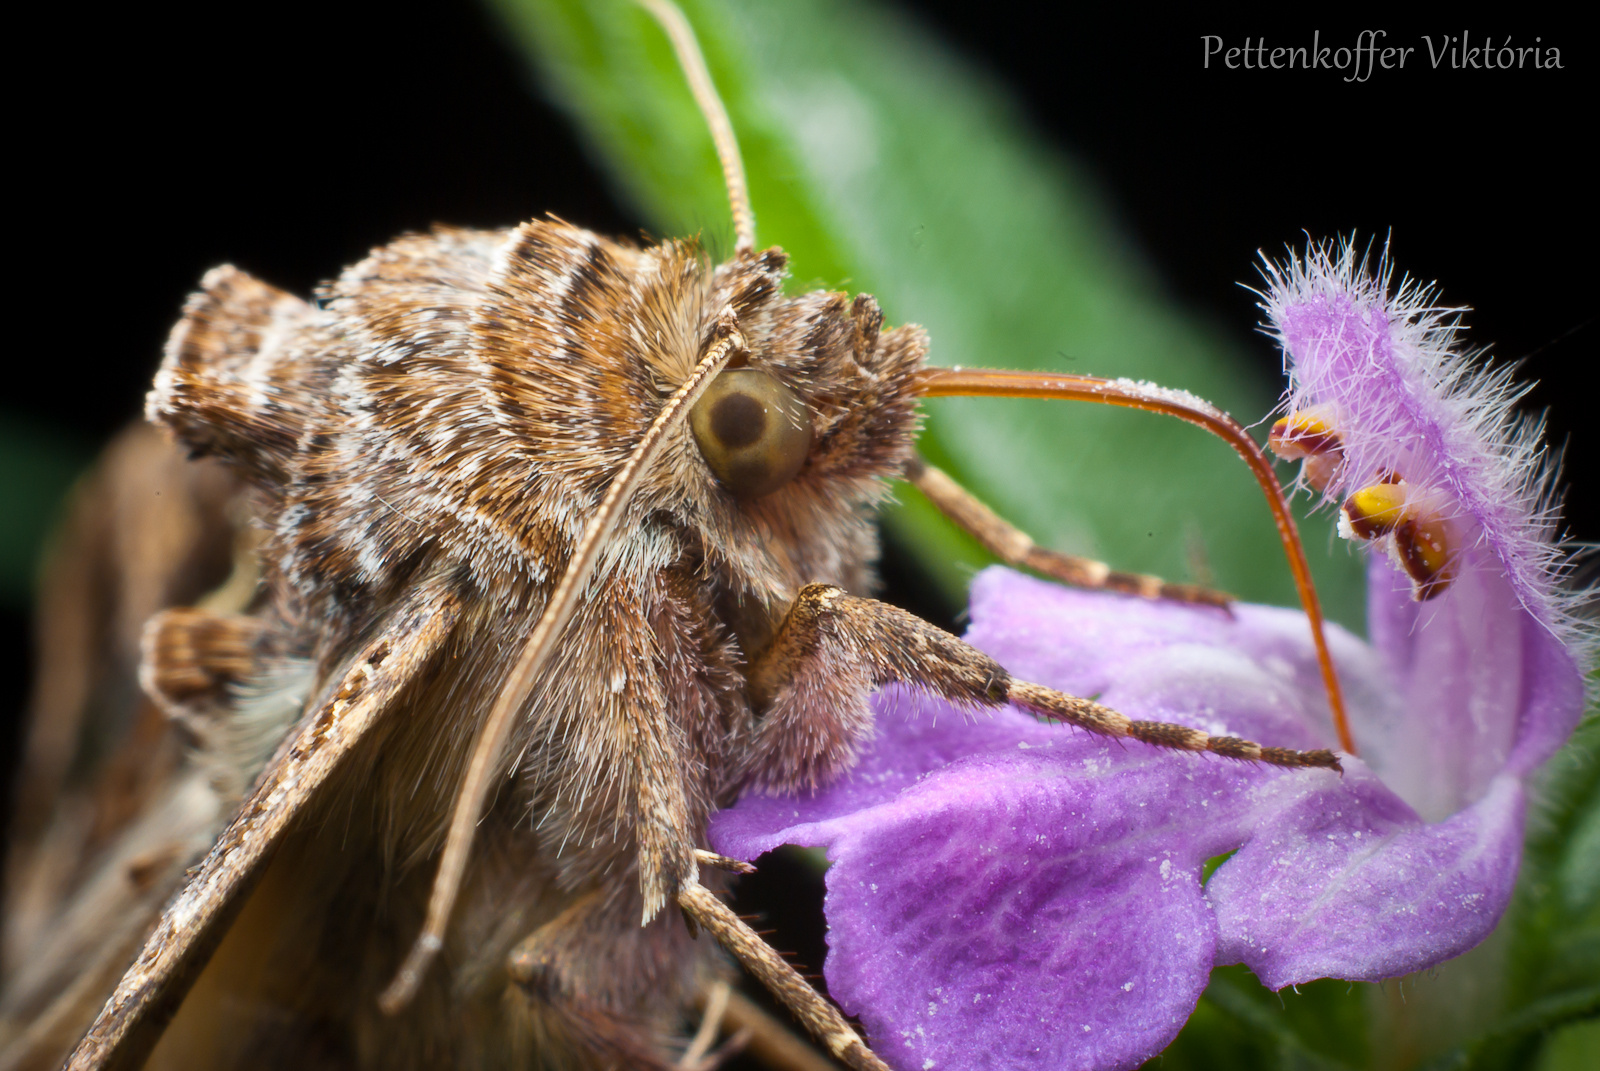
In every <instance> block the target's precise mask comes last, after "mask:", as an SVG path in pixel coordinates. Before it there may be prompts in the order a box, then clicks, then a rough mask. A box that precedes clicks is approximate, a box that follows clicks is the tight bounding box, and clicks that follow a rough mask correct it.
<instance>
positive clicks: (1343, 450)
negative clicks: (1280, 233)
mask: <svg viewBox="0 0 1600 1071" xmlns="http://www.w3.org/2000/svg"><path fill="white" fill-rule="evenodd" d="M1369 259H1370V254H1369V251H1368V250H1358V248H1357V246H1356V243H1355V241H1354V239H1353V238H1348V239H1341V240H1339V241H1338V242H1312V243H1311V244H1310V245H1309V247H1308V249H1307V250H1306V252H1305V253H1304V254H1300V253H1297V252H1296V251H1294V250H1290V251H1288V254H1287V257H1286V258H1285V260H1284V261H1283V262H1281V263H1279V262H1276V261H1273V260H1272V259H1270V258H1268V257H1267V256H1265V255H1264V254H1263V255H1262V262H1263V266H1262V275H1263V276H1264V278H1265V280H1266V284H1267V286H1266V289H1265V291H1264V292H1259V291H1258V293H1260V296H1261V298H1262V301H1261V308H1262V310H1263V311H1264V312H1265V313H1266V314H1267V317H1268V320H1269V323H1268V324H1267V325H1264V327H1263V330H1264V331H1265V332H1266V333H1268V334H1269V335H1271V336H1272V337H1274V338H1276V339H1277V340H1278V342H1279V344H1280V345H1281V346H1282V348H1283V353H1284V369H1285V371H1286V372H1287V373H1288V376H1289V387H1288V390H1287V392H1286V394H1285V396H1284V401H1283V407H1284V410H1285V411H1286V412H1287V413H1288V414H1289V416H1287V417H1286V418H1285V420H1284V421H1280V422H1279V428H1277V429H1275V432H1280V434H1278V435H1277V436H1276V438H1277V439H1289V440H1292V439H1293V437H1294V435H1295V434H1296V433H1297V431H1299V432H1301V433H1302V434H1304V432H1303V430H1302V428H1303V427H1310V426H1312V425H1311V424H1309V423H1307V421H1314V422H1315V427H1317V428H1319V429H1321V430H1322V432H1323V434H1324V436H1329V435H1330V434H1331V439H1328V440H1327V441H1322V440H1319V445H1318V446H1317V447H1316V448H1314V449H1311V450H1307V449H1300V450H1294V449H1291V450H1289V451H1287V452H1286V456H1300V457H1308V458H1309V457H1310V456H1311V455H1312V454H1320V455H1321V461H1322V462H1323V464H1322V467H1321V468H1320V469H1317V468H1314V467H1312V466H1308V467H1307V475H1308V476H1311V475H1312V474H1314V473H1315V474H1317V475H1318V478H1313V479H1311V480H1310V481H1309V482H1311V483H1313V484H1314V485H1316V486H1318V488H1319V489H1320V490H1321V491H1322V492H1323V494H1324V496H1325V497H1327V498H1328V499H1330V500H1342V501H1343V502H1344V503H1345V507H1346V508H1345V510H1344V512H1345V519H1344V520H1345V523H1344V524H1342V525H1341V527H1342V528H1343V529H1344V531H1345V534H1347V535H1350V534H1356V535H1364V534H1365V533H1363V532H1362V531H1361V527H1362V526H1361V524H1360V520H1361V519H1362V518H1361V516H1360V509H1361V506H1362V504H1363V503H1376V504H1377V508H1385V507H1387V508H1388V509H1389V511H1390V515H1391V517H1392V518H1399V517H1400V516H1402V515H1403V514H1404V513H1405V512H1406V511H1407V510H1410V511H1411V512H1412V513H1415V514H1417V515H1424V514H1425V515H1426V516H1428V517H1431V518H1433V520H1434V521H1435V522H1437V523H1436V525H1435V527H1436V530H1438V531H1441V532H1448V536H1440V537H1439V540H1440V545H1439V546H1436V547H1435V549H1436V550H1438V551H1439V552H1440V554H1441V555H1443V554H1445V549H1446V548H1445V547H1444V544H1445V543H1453V546H1449V547H1448V555H1447V558H1448V560H1445V561H1442V562H1441V563H1439V568H1438V570H1437V572H1438V574H1439V575H1438V576H1437V577H1436V582H1437V583H1438V584H1439V585H1441V586H1440V587H1438V588H1437V589H1436V588H1432V587H1430V586H1429V585H1428V584H1427V583H1425V582H1424V581H1423V580H1422V579H1421V574H1422V573H1424V572H1426V570H1425V568H1424V567H1423V566H1420V565H1419V566H1418V567H1417V568H1416V569H1408V571H1409V572H1411V573H1412V576H1413V580H1414V581H1416V582H1417V585H1418V586H1417V594H1418V597H1419V598H1427V597H1430V596H1431V595H1432V594H1436V593H1437V591H1438V590H1442V585H1446V584H1448V582H1449V576H1450V575H1451V572H1452V571H1453V570H1455V569H1457V568H1459V567H1460V566H1461V561H1460V558H1461V557H1462V556H1464V555H1470V554H1475V553H1488V554H1490V555H1492V556H1493V557H1494V558H1495V559H1496V560H1497V561H1498V563H1499V566H1500V568H1502V569H1503V570H1504V571H1505V573H1506V576H1507V578H1508V580H1509V581H1510V583H1511V586H1512V588H1513V590H1514V591H1515V593H1516V596H1517V598H1518V600H1519V601H1520V602H1521V603H1522V604H1523V606H1524V608H1525V609H1526V610H1527V611H1528V612H1529V613H1530V614H1531V615H1532V616H1533V617H1534V618H1535V619H1536V620H1538V621H1539V622H1540V623H1541V624H1542V625H1543V626H1544V627H1545V628H1547V629H1549V630H1550V631H1551V632H1552V633H1553V634H1554V635H1556V636H1557V637H1558V638H1559V639H1561V640H1562V641H1563V642H1564V643H1568V644H1574V643H1577V644H1579V645H1581V646H1588V644H1587V642H1585V641H1584V636H1585V634H1586V633H1587V632H1588V629H1587V628H1585V627H1584V626H1583V624H1582V622H1581V621H1580V619H1579V617H1578V611H1579V608H1580V606H1581V604H1582V603H1584V602H1585V601H1587V600H1588V598H1589V595H1590V593H1588V592H1577V591H1572V590H1570V589H1569V588H1567V587H1566V586H1564V583H1563V581H1564V580H1565V578H1566V577H1567V575H1568V574H1569V573H1570V572H1571V568H1572V565H1571V556H1570V554H1569V553H1568V551H1567V550H1566V549H1565V548H1564V547H1563V546H1562V545H1561V544H1560V542H1559V532H1558V528H1559V521H1560V503H1561V496H1560V494H1559V493H1558V492H1557V491H1556V489H1555V488H1556V477H1557V473H1558V470H1559V468H1560V455H1559V451H1552V450H1550V449H1549V448H1548V447H1547V446H1546V444H1545V443H1544V419H1543V417H1542V415H1528V414H1519V413H1518V412H1517V411H1516V404H1517V402H1518V401H1519V400H1521V399H1522V397H1523V396H1524V395H1525V394H1526V393H1527V391H1528V389H1529V386H1530V385H1529V384H1525V383H1520V382H1518V381H1517V379H1516V378H1515V372H1516V368H1517V366H1516V365H1515V364H1514V363H1507V364H1500V365H1498V366H1489V365H1487V363H1486V361H1485V359H1484V351H1483V350H1482V349H1478V350H1469V349H1466V348H1463V347H1462V346H1461V345H1460V343H1461V336H1462V333H1463V324H1462V317H1463V315H1464V314H1465V313H1466V312H1467V311H1468V310H1467V309H1466V308H1465V307H1461V306H1448V305H1443V304H1440V303H1439V301H1438V294H1439V291H1438V288H1437V286H1436V285H1435V284H1432V283H1428V284H1423V283H1419V282H1418V281H1416V280H1414V279H1412V278H1410V277H1409V276H1405V275H1402V276H1401V277H1400V279H1399V281H1398V283H1396V282H1395V280H1394V269H1393V265H1392V264H1391V262H1390V260H1389V250H1388V246H1387V244H1385V247H1384V249H1383V251H1382V252H1381V253H1380V254H1379V256H1378V261H1377V266H1376V269H1375V270H1372V271H1369V270H1368V264H1369ZM1298 414H1306V415H1307V416H1306V417H1305V418H1303V419H1302V420H1301V421H1300V423H1299V424H1291V425H1289V426H1286V425H1285V422H1286V421H1290V422H1293V421H1294V420H1295V418H1296V416H1297V415H1298ZM1306 441H1309V440H1306ZM1330 443H1331V445H1329V444H1330ZM1275 445H1277V442H1275ZM1290 445H1291V447H1292V446H1293V445H1294V444H1293V443H1292V442H1291V443H1290ZM1280 452H1284V451H1280ZM1330 458H1331V459H1332V460H1334V461H1335V462H1336V463H1334V464H1329V463H1328V462H1329V461H1330ZM1385 485H1388V486H1389V487H1391V488H1395V490H1393V491H1390V492H1389V493H1387V494H1386V493H1384V492H1383V491H1382V490H1381V488H1383V487H1384V486H1385ZM1363 490H1364V491H1368V492H1371V494H1370V495H1369V496H1368V497H1367V498H1366V499H1363V500H1361V501H1356V500H1355V496H1356V495H1359V494H1361V493H1362V491H1363ZM1347 496H1349V497H1347ZM1419 502H1421V503H1423V504H1422V505H1421V506H1420V507H1419V506H1418V505H1417V503H1419ZM1352 503H1354V505H1352ZM1352 517H1354V520H1355V522H1356V523H1355V526H1354V527H1355V529H1356V530H1355V531H1354V532H1352V530H1351V528H1352V525H1351V519H1352ZM1389 527H1392V523H1391V524H1390V525H1389ZM1378 533H1379V534H1387V532H1386V531H1385V526H1384V524H1382V523H1380V524H1379V525H1378ZM1424 549H1425V548H1424ZM1390 550H1391V553H1397V548H1396V547H1395V545H1394V544H1393V543H1391V544H1390ZM1399 550H1400V551H1404V550H1405V547H1404V546H1402V547H1400V548H1399ZM1400 556H1401V557H1404V556H1405V555H1404V554H1400ZM1397 561H1398V558H1397ZM1402 564H1403V563H1402Z"/></svg>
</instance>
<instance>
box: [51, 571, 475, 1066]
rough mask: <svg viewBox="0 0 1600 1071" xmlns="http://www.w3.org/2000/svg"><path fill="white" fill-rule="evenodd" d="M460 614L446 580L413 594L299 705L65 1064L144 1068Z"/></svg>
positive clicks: (433, 582)
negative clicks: (293, 835)
mask: <svg viewBox="0 0 1600 1071" xmlns="http://www.w3.org/2000/svg"><path fill="white" fill-rule="evenodd" d="M460 612H461V607H460V602H459V599H458V597H457V593H456V589H455V587H454V585H453V584H451V583H450V582H448V581H446V580H444V579H442V578H435V579H434V580H432V581H430V582H425V583H423V584H421V585H419V586H418V588H416V589H415V590H414V591H413V592H412V594H411V595H410V596H408V597H407V598H406V599H405V600H404V601H402V602H401V603H400V604H399V605H398V606H396V607H395V608H394V609H393V610H392V611H391V612H390V613H389V615H388V617H387V620H386V621H385V623H384V625H383V627H382V628H381V629H380V630H379V631H378V633H377V635H376V636H375V637H374V638H373V639H372V640H370V641H369V642H368V643H366V644H364V645H363V646H362V647H361V648H360V649H359V650H358V651H357V652H356V653H355V654H354V655H353V656H352V657H351V658H350V659H349V660H348V661H347V662H346V663H345V666H344V670H343V672H342V673H340V674H339V675H338V676H337V678H336V679H334V680H333V682H332V683H331V684H330V685H329V686H328V687H327V688H325V689H324V690H323V692H322V694H321V696H320V697H319V699H318V700H317V701H316V702H314V703H312V704H310V705H308V706H307V707H306V712H305V714H304V715H302V716H301V718H300V720H299V722H298V724H297V725H296V727H295V729H294V731H293V732H292V734H291V735H290V736H289V737H288V738H287V739H285V740H284V742H283V743H282V744H281V745H280V746H279V747H278V750H277V752H276V753H275V754H274V756H273V758H272V760H271V761H270V762H269V763H268V764H267V766H266V769H265V770H264V772H263V773H262V775H261V777H260V778H259V779H258V780H257V781H256V783H255V785H254V787H253V788H252V789H251V791H250V793H249V794H248V795H247V796H246V797H245V800H244V803H243V805H242V806H241V807H240V809H239V812H238V814H237V815H236V816H235V817H234V818H233V820H232V821H231V822H229V823H228V825H227V827H226V828H224V829H223V831H222V833H221V835H220V836H219V837H218V838H217V841H216V843H215V844H214V845H213V846H212V848H211V850H210V851H209V852H208V853H207V854H206V857H205V859H204V860H203V861H202V862H201V863H200V865H199V866H198V867H197V868H196V869H195V870H194V871H193V872H192V874H191V876H190V877H189V880H188V881H187V882H186V883H185V884H184V886H183V888H182V890H181V891H180V892H179V893H178V895H177V896H176V897H175V898H174V899H173V900H172V901H171V902H170V903H168V905H167V907H166V910H165V911H163V912H162V914H161V918H160V920H159V921H158V922H157V923H156V926H155V929H154V930H153V931H152V932H151V933H150V935H149V936H148V937H147V938H146V940H145V942H144V945H143V948H142V949H141V950H140V951H139V954H138V957H137V958H136V959H135V960H134V962H133V965H132V966H130V967H129V968H128V969H127V971H126V972H125V973H124V974H123V976H122V979H121V981H120V982H119V983H118V984H117V988H116V990H115V992H114V993H113V994H112V996H111V998H110V999H109V1000H108V1001H107V1002H106V1004H105V1007H104V1008H103V1009H102V1010H101V1012H100V1015H99V1017H98V1018H97V1019H96V1020H95V1022H94V1025H92V1026H91V1027H90V1028H89V1032H88V1033H87V1034H86V1035H85V1036H84V1038H83V1040H82V1041H81V1042H79V1044H78V1047H77V1049H76V1050H75V1051H74V1052H73V1054H72V1056H71V1057H70V1058H69V1059H68V1061H67V1067H69V1068H72V1069H74V1071H77V1069H89V1068H105V1067H137V1066H139V1065H140V1064H141V1063H142V1062H143V1060H144V1058H145V1057H146V1056H147V1055H148V1054H149V1052H150V1049H151V1048H152V1047H153V1046H154V1045H155V1043H156V1041H157V1040H158V1039H159V1038H160V1036H161V1031H162V1028H163V1027H164V1026H165V1024H166V1022H167V1020H168V1019H170V1018H171V1015H172V1013H173V1012H174V1011H175V1010H176V1008H177V1006H178V1004H179V1003H181V1002H182V1000H183V997H184V995H185V993H186V992H187V989H188V985H189V983H191V982H192V981H193V980H194V978H195V976H196V975H197V974H198V973H199V971H200V969H201V968H202V967H204V965H205V962H206V960H207V959H208V958H209V956H210V954H211V952H212V951H213V950H214V949H215V948H216V946H217V944H218V943H219V942H220V941H221V939H222V937H223V936H224V935H225V934H226V932H227V928H228V924H229V922H230V921H231V920H232V919H233V917H234V915H235V914H236V913H237V912H238V910H239V909H240V908H241V907H242V906H243V903H244V900H245V898H246V895H247V894H248V892H249V890H250V888H251V886H252V884H253V882H254V880H255V878H256V877H258V876H259V874H260V873H261V870H262V869H263V866H262V864H263V863H265V862H266V860H267V859H268V857H269V856H270V855H271V852H272V849H273V848H274V847H275V846H276V845H277V844H278V842H279V841H280V839H281V838H282V835H283V833H284V831H285V830H286V829H287V828H288V826H289V824H290V823H291V821H292V820H293V819H294V817H295V815H296V814H297V813H298V812H299V811H300V809H301V808H302V807H303V806H304V805H305V804H306V803H307V801H308V800H310V798H311V796H312V795H313V793H315V792H316V790H317V789H318V787H319V786H321V785H322V784H323V782H325V781H326V780H327V778H328V776H329V775H330V774H331V773H332V772H333V770H334V769H335V768H336V767H337V766H338V764H339V762H340V760H341V759H343V758H344V757H345V756H346V755H347V754H348V753H349V752H350V750H351V749H352V748H353V747H354V746H355V744H356V743H357V742H358V741H359V740H361V738H362V737H364V736H365V735H366V734H367V732H368V731H369V730H370V729H371V728H372V727H373V726H374V725H375V724H376V723H377V720H378V719H379V718H380V717H381V716H382V715H383V714H384V713H385V711H386V710H388V709H389V708H391V707H392V706H393V705H394V700H395V699H396V698H397V697H398V696H399V694H400V693H401V691H402V690H403V689H404V687H405V685H406V684H407V683H408V682H410V681H411V680H413V679H414V678H415V677H416V675H417V673H418V671H419V670H421V669H423V668H424V667H426V666H427V664H428V663H429V661H430V660H431V657H432V656H433V655H434V654H435V653H436V652H437V651H438V650H439V648H440V646H441V645H442V643H443V642H444V640H445V639H446V638H447V637H448V636H449V635H450V632H451V630H452V628H453V626H454V625H455V622H456V621H457V620H458V618H459V617H460Z"/></svg>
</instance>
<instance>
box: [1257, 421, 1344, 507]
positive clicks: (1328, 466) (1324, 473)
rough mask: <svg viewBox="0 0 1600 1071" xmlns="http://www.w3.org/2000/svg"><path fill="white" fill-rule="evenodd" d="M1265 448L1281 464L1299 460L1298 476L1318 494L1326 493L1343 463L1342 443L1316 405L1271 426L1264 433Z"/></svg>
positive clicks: (1330, 422)
mask: <svg viewBox="0 0 1600 1071" xmlns="http://www.w3.org/2000/svg"><path fill="white" fill-rule="evenodd" d="M1267 448H1268V449H1269V450H1271V451H1272V452H1273V453H1275V454H1277V455H1278V456H1279V457H1281V458H1283V459H1284V460H1285V461H1301V460H1303V461H1304V462H1305V464H1304V465H1303V466H1302V467H1301V474H1302V475H1304V476H1305V479H1306V482H1307V483H1309V484H1310V485H1311V486H1312V487H1315V488H1316V489H1317V490H1319V491H1325V490H1327V488H1328V485H1329V484H1330V483H1331V482H1332V481H1333V478H1334V476H1335V475H1336V474H1337V473H1338V471H1339V463H1340V462H1341V461H1342V460H1344V440H1343V439H1342V438H1340V436H1339V433H1338V431H1337V430H1335V429H1334V426H1333V423H1332V421H1331V420H1330V419H1329V416H1328V413H1327V409H1326V407H1324V406H1320V405H1318V406H1312V407H1311V408H1310V409H1299V410H1296V411H1295V412H1293V413H1290V414H1289V415H1288V416H1286V417H1283V418H1282V419H1280V420H1278V421H1277V422H1275V423H1274V424H1273V425H1272V430H1271V431H1269V432H1268V433H1267Z"/></svg>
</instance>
